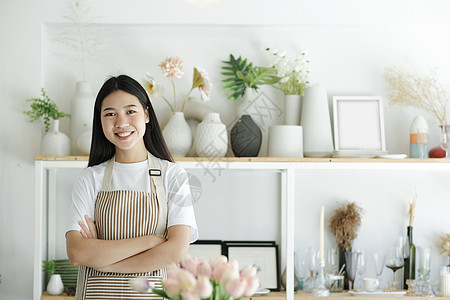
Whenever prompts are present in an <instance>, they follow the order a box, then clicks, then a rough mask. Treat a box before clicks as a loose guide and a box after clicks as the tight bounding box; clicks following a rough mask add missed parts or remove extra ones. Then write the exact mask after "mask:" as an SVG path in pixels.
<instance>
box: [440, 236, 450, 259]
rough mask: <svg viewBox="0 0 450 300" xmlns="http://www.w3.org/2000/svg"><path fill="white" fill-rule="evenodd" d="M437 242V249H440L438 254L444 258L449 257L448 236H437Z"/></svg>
mask: <svg viewBox="0 0 450 300" xmlns="http://www.w3.org/2000/svg"><path fill="white" fill-rule="evenodd" d="M439 238H440V239H439V240H438V241H437V243H438V245H439V247H440V248H441V251H440V253H441V254H443V255H446V256H450V234H448V233H447V234H443V235H441V236H439Z"/></svg>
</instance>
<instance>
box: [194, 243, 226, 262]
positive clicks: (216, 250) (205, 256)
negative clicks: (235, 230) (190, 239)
mask: <svg viewBox="0 0 450 300" xmlns="http://www.w3.org/2000/svg"><path fill="white" fill-rule="evenodd" d="M222 252H223V248H222V241H219V240H198V241H196V242H194V243H193V244H191V245H189V251H188V254H189V255H190V256H191V257H196V258H197V259H198V260H199V261H210V260H215V259H216V258H217V257H219V256H220V255H222Z"/></svg>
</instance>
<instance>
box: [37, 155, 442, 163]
mask: <svg viewBox="0 0 450 300" xmlns="http://www.w3.org/2000/svg"><path fill="white" fill-rule="evenodd" d="M34 160H45V161H88V160H89V156H44V155H36V156H34ZM175 161H179V162H182V161H186V162H196V161H221V162H371V163H376V162H396V163H398V162H404V163H443V162H444V163H450V159H445V158H428V159H419V158H404V159H386V158H331V157H325V158H316V157H305V158H294V157H177V158H175Z"/></svg>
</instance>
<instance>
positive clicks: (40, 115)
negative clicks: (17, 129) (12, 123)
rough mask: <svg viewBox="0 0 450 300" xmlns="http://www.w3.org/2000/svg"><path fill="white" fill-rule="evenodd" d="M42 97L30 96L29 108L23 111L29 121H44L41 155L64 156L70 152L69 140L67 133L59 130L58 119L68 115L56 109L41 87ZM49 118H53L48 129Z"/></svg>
mask: <svg viewBox="0 0 450 300" xmlns="http://www.w3.org/2000/svg"><path fill="white" fill-rule="evenodd" d="M41 95H42V98H30V99H27V100H26V102H28V103H30V110H28V111H24V114H25V115H26V116H28V119H29V121H30V122H35V121H37V120H41V119H42V122H43V123H44V129H45V132H46V134H45V136H44V137H43V139H42V154H43V155H58V156H64V155H69V154H70V140H69V137H68V136H67V135H65V134H64V133H62V132H60V131H59V119H60V118H64V117H69V116H70V115H69V114H66V113H65V112H62V111H60V110H58V107H57V106H56V103H55V102H53V101H52V100H51V99H50V98H49V97H48V96H47V94H46V93H45V90H44V88H42V89H41ZM50 120H53V128H52V130H50Z"/></svg>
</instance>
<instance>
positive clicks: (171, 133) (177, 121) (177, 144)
mask: <svg viewBox="0 0 450 300" xmlns="http://www.w3.org/2000/svg"><path fill="white" fill-rule="evenodd" d="M163 137H164V140H165V141H166V144H167V147H168V148H169V151H170V153H171V154H172V156H174V157H184V156H186V153H188V151H189V149H191V146H192V132H191V129H190V128H189V125H188V123H187V122H186V119H185V118H184V113H182V112H175V113H174V114H173V116H172V118H170V120H169V123H167V125H166V127H164V130H163Z"/></svg>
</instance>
